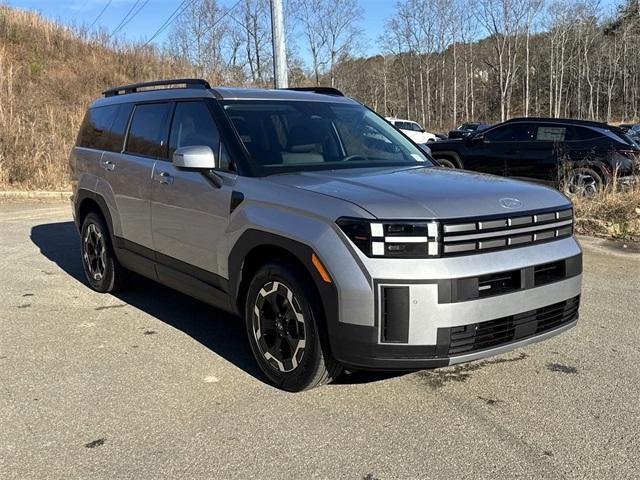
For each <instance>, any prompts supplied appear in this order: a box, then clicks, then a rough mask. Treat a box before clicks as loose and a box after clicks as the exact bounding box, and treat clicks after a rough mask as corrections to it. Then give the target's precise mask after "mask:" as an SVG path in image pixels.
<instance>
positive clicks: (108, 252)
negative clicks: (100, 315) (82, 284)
mask: <svg viewBox="0 0 640 480" xmlns="http://www.w3.org/2000/svg"><path fill="white" fill-rule="evenodd" d="M80 252H81V257H82V268H83V269H84V274H85V277H86V278H87V281H88V282H89V285H90V286H91V288H93V289H94V290H95V291H97V292H100V293H115V292H117V291H119V290H121V289H122V288H124V287H125V286H126V284H127V281H128V280H129V277H130V275H131V273H130V272H129V270H127V269H126V268H124V267H123V266H122V265H120V263H119V262H118V259H117V258H116V256H115V254H114V251H113V245H112V244H111V237H110V236H109V230H108V229H107V226H106V224H105V221H104V219H103V218H102V216H101V215H100V214H98V213H96V212H90V213H89V214H88V215H87V216H86V217H85V219H84V221H83V222H82V229H81V237H80Z"/></svg>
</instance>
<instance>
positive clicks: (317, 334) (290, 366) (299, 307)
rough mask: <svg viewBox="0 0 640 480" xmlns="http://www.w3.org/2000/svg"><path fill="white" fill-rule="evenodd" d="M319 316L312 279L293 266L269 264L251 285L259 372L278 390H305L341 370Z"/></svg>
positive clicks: (250, 321) (248, 316)
mask: <svg viewBox="0 0 640 480" xmlns="http://www.w3.org/2000/svg"><path fill="white" fill-rule="evenodd" d="M321 312H322V308H321V306H320V300H319V298H318V294H317V293H316V292H315V290H314V289H313V288H311V287H309V279H308V276H307V275H305V273H304V272H303V271H302V270H301V269H300V268H298V267H296V266H295V265H292V264H291V263H289V262H285V261H281V260H274V261H271V262H269V263H267V264H265V265H264V266H263V267H261V268H260V269H259V270H258V271H257V273H256V274H255V276H254V278H253V280H252V281H251V284H250V285H249V288H248V292H247V298H246V303H245V324H246V329H247V336H248V339H249V344H250V346H251V351H252V352H253V355H254V357H255V358H256V361H257V362H258V365H259V366H260V369H261V370H262V371H263V372H264V374H265V375H266V376H267V377H268V378H269V380H270V381H271V382H272V383H273V384H274V385H276V386H278V387H279V388H282V389H283V390H287V391H290V392H299V391H302V390H307V389H310V388H314V387H317V386H320V385H323V384H326V383H329V382H331V381H332V380H333V379H335V378H336V377H337V376H338V375H339V374H340V372H341V371H342V367H341V366H340V364H338V363H337V362H336V361H335V360H334V359H333V357H332V355H331V351H330V349H329V345H328V339H327V336H326V332H325V330H323V328H324V327H325V324H324V318H322V313H321ZM321 322H322V323H321Z"/></svg>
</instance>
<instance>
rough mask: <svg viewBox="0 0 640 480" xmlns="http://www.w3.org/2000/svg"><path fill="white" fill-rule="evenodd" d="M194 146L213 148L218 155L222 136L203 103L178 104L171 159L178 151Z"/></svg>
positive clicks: (172, 132)
mask: <svg viewBox="0 0 640 480" xmlns="http://www.w3.org/2000/svg"><path fill="white" fill-rule="evenodd" d="M194 145H205V146H207V147H211V150H213V152H214V153H215V154H216V155H218V148H219V146H220V134H219V133H218V129H217V128H216V125H215V123H214V122H213V118H211V114H210V113H209V109H208V108H207V106H206V105H205V104H204V103H203V102H181V103H178V104H177V105H176V111H175V113H174V115H173V123H172V124H171V135H170V136H169V158H171V156H172V155H173V152H175V151H176V149H178V148H181V147H191V146H194Z"/></svg>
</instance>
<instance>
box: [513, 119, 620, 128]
mask: <svg viewBox="0 0 640 480" xmlns="http://www.w3.org/2000/svg"><path fill="white" fill-rule="evenodd" d="M514 122H546V123H568V124H571V125H584V126H587V127H600V128H602V127H610V126H611V125H609V124H607V123H606V122H595V121H591V120H577V119H575V118H550V117H549V118H547V117H517V118H510V119H509V120H507V121H505V122H503V123H514Z"/></svg>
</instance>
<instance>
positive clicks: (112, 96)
mask: <svg viewBox="0 0 640 480" xmlns="http://www.w3.org/2000/svg"><path fill="white" fill-rule="evenodd" d="M176 85H184V87H179V88H175V86H176ZM152 87H163V88H152ZM164 87H169V88H164ZM102 93H103V94H104V95H105V96H104V97H103V98H99V99H97V100H95V101H94V102H93V103H92V104H91V107H92V108H93V107H101V106H106V105H113V104H118V103H131V102H142V101H150V100H151V101H153V100H179V99H187V98H216V99H218V100H286V101H306V102H331V103H351V104H353V103H357V102H356V101H355V100H353V99H351V98H349V97H345V96H343V95H342V93H341V92H340V91H339V90H337V89H334V88H331V87H301V88H298V89H295V88H294V89H263V88H239V87H213V88H211V87H210V86H209V84H208V83H207V82H206V81H205V80H201V79H175V80H159V81H155V82H144V83H135V84H128V85H122V86H118V87H113V88H110V89H107V90H105V91H104V92H102Z"/></svg>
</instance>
